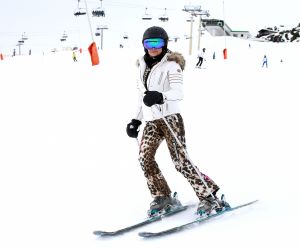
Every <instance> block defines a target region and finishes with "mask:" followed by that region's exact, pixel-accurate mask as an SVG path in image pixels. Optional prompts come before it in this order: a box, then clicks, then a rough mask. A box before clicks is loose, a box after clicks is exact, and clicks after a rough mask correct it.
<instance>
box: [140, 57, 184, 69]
mask: <svg viewBox="0 0 300 249" xmlns="http://www.w3.org/2000/svg"><path fill="white" fill-rule="evenodd" d="M167 60H168V61H175V62H176V63H177V64H179V66H180V68H181V70H182V71H183V70H184V68H185V59H184V57H183V55H182V54H180V53H178V52H170V53H168V54H167ZM136 65H137V66H138V67H139V66H140V61H139V59H138V60H137V62H136Z"/></svg>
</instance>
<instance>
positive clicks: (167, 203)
mask: <svg viewBox="0 0 300 249" xmlns="http://www.w3.org/2000/svg"><path fill="white" fill-rule="evenodd" d="M142 42H143V46H144V51H145V54H144V56H142V57H141V58H140V59H139V60H138V63H137V64H138V68H139V80H138V89H139V91H140V92H139V95H140V96H139V104H138V110H137V115H136V117H135V118H134V119H132V121H131V122H130V123H129V124H128V125H127V134H128V136H129V137H133V138H137V137H138V133H139V126H140V125H141V124H142V120H143V119H144V120H145V121H146V124H145V127H144V130H143V136H142V140H141V143H140V151H139V161H140V164H141V167H142V170H143V171H144V175H145V177H146V180H147V184H148V188H149V190H150V193H151V196H152V197H153V198H154V200H153V202H152V203H151V204H150V209H149V211H148V214H149V216H153V215H155V214H157V213H160V212H163V211H164V210H166V209H168V208H169V207H174V206H175V207H176V206H179V205H181V204H180V202H179V201H178V200H177V198H173V197H171V190H170V188H169V185H168V184H167V181H166V180H165V178H164V176H163V175H162V172H161V171H160V169H159V166H158V164H157V163H156V161H155V154H156V150H157V149H158V147H159V145H160V144H161V142H162V141H163V140H164V139H165V140H166V143H167V146H168V149H169V152H170V155H171V158H172V161H173V163H174V165H175V168H176V169H177V170H178V171H179V172H180V173H181V174H183V175H184V177H185V178H187V180H188V182H189V183H190V184H191V186H192V187H193V189H194V191H195V193H196V195H197V197H198V198H199V205H198V208H197V212H198V214H200V215H204V214H210V213H211V212H214V211H220V210H222V209H223V208H224V206H225V205H226V204H227V203H226V202H225V201H221V200H219V199H218V198H217V196H216V193H217V191H218V190H219V187H218V185H216V184H215V183H214V181H213V180H212V179H210V178H209V177H208V176H206V175H205V174H203V173H201V172H200V171H199V169H198V168H197V167H196V166H195V165H194V164H193V163H192V162H191V161H190V158H189V157H188V155H187V153H186V144H185V129H184V123H183V119H182V116H181V114H180V111H179V107H178V104H179V101H180V100H182V98H183V90H182V86H183V80H182V70H183V69H184V67H185V59H184V58H183V56H182V55H181V54H179V53H177V52H171V51H170V50H169V49H168V34H167V32H166V31H165V30H164V29H163V28H161V27H155V26H154V27H150V28H148V29H147V30H146V31H145V32H144V35H143V39H142ZM227 205H228V204H227Z"/></svg>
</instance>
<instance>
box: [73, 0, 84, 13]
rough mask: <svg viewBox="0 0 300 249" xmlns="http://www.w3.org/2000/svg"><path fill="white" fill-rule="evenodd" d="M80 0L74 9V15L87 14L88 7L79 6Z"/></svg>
mask: <svg viewBox="0 0 300 249" xmlns="http://www.w3.org/2000/svg"><path fill="white" fill-rule="evenodd" d="M79 3H80V0H78V5H77V8H76V9H75V10H74V16H82V15H86V9H85V8H82V7H80V6H79Z"/></svg>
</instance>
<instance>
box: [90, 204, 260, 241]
mask: <svg viewBox="0 0 300 249" xmlns="http://www.w3.org/2000/svg"><path fill="white" fill-rule="evenodd" d="M255 202H257V200H255V201H251V202H248V203H245V204H242V205H238V206H235V207H228V208H226V209H225V210H223V211H221V212H218V213H215V214H212V215H209V216H204V217H199V218H197V219H195V220H193V221H191V222H187V223H184V224H181V225H179V226H175V227H172V228H170V229H166V230H162V231H159V232H139V233H138V235H139V236H141V237H143V238H152V237H159V236H163V235H168V234H172V233H176V232H179V231H182V230H184V229H186V228H188V227H191V226H193V225H194V224H201V223H203V222H205V221H208V220H210V219H213V218H215V217H217V216H220V215H223V214H225V213H228V212H232V211H234V210H237V209H239V208H243V207H246V206H249V205H252V204H254V203H255ZM190 206H191V205H186V206H181V207H178V208H176V209H174V210H171V211H169V212H167V213H165V214H162V215H158V216H154V217H149V218H147V219H146V220H144V221H142V222H139V223H136V224H134V225H131V226H128V227H125V228H122V229H119V230H116V231H112V232H109V231H103V230H98V231H94V234H95V235H98V236H116V235H120V234H123V233H126V232H129V231H131V230H133V229H136V228H139V227H142V226H144V225H147V224H150V223H153V222H156V221H159V220H161V219H163V217H166V216H171V215H174V214H177V213H179V212H182V211H184V210H186V209H187V208H189V207H190Z"/></svg>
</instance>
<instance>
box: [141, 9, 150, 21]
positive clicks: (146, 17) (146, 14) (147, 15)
mask: <svg viewBox="0 0 300 249" xmlns="http://www.w3.org/2000/svg"><path fill="white" fill-rule="evenodd" d="M142 19H143V20H152V16H151V15H150V14H148V13H147V8H146V9H145V14H144V15H143V17H142Z"/></svg>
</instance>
